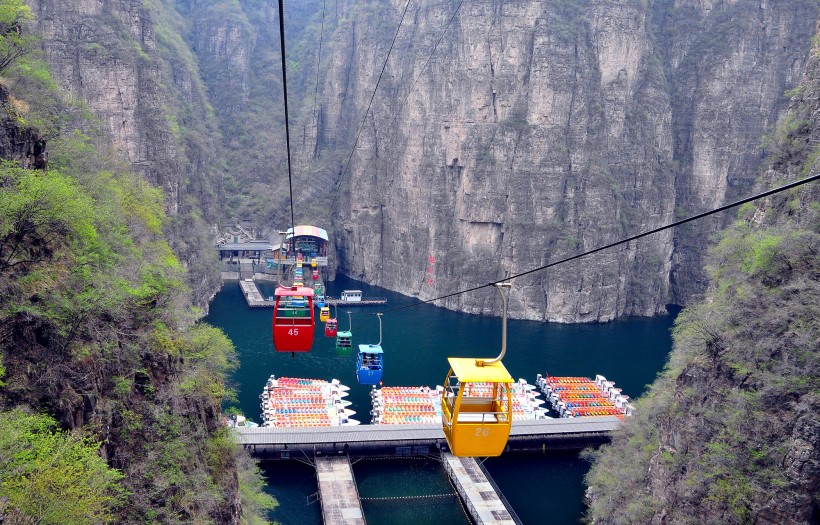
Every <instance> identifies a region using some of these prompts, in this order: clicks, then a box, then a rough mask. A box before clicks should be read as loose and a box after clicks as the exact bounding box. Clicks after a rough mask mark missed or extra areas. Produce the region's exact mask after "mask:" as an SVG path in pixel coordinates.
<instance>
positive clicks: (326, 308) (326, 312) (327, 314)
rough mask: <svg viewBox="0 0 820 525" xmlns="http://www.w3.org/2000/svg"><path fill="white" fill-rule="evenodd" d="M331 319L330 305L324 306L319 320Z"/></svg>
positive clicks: (320, 311)
mask: <svg viewBox="0 0 820 525" xmlns="http://www.w3.org/2000/svg"><path fill="white" fill-rule="evenodd" d="M328 319H330V307H329V306H323V307H321V308H320V309H319V320H320V321H322V322H323V323H324V322H326V321H327V320H328Z"/></svg>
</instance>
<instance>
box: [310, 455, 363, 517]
mask: <svg viewBox="0 0 820 525" xmlns="http://www.w3.org/2000/svg"><path fill="white" fill-rule="evenodd" d="M316 474H317V476H318V477H319V494H320V500H321V502H322V519H323V522H324V524H325V525H345V524H351V525H359V524H361V525H364V523H365V522H364V514H363V513H362V504H361V501H360V500H359V491H358V490H357V489H356V481H355V480H354V479H353V469H352V468H351V466H350V460H349V459H348V457H347V456H329V457H317V458H316Z"/></svg>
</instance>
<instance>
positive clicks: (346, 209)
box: [315, 0, 818, 322]
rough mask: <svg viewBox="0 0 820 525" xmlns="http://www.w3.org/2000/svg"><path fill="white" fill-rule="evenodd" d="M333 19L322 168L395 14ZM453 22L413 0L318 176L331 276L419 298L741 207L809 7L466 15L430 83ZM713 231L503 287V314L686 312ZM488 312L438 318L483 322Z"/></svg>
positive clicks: (813, 14) (561, 6)
mask: <svg viewBox="0 0 820 525" xmlns="http://www.w3.org/2000/svg"><path fill="white" fill-rule="evenodd" d="M340 4H344V5H343V7H342V9H343V13H344V14H343V18H342V22H340V25H339V29H338V30H337V32H336V34H335V41H334V55H333V59H332V66H331V69H330V70H329V72H328V74H327V80H326V83H325V85H324V98H323V104H322V107H321V116H322V119H321V120H320V123H319V125H320V127H319V129H318V131H317V137H318V139H317V146H316V148H315V150H316V151H320V152H321V151H323V150H334V149H335V150H347V151H350V147H351V145H352V144H353V141H354V138H355V136H356V132H357V131H358V125H359V123H360V122H361V121H362V118H363V116H364V111H365V108H366V107H367V104H368V102H369V100H370V95H371V93H372V89H373V86H374V85H375V83H376V79H377V78H378V76H379V72H380V70H381V66H382V62H383V60H384V57H385V56H386V53H387V49H388V46H389V43H390V39H391V38H392V35H393V33H394V30H395V27H396V25H397V23H398V19H399V16H400V14H401V11H402V9H403V8H404V4H405V3H404V2H400V1H394V2H381V3H378V4H379V5H378V7H377V8H374V7H373V6H369V7H368V6H362V5H359V6H352V5H349V4H350V3H345V2H343V3H340ZM457 5H458V3H457V2H443V3H441V2H421V3H416V2H413V4H412V5H411V6H410V10H409V12H408V15H407V17H406V19H405V22H404V25H403V28H402V30H401V32H400V34H399V37H398V40H397V42H396V47H395V49H394V50H393V53H392V56H391V58H390V61H389V62H388V64H387V68H386V70H385V73H384V75H383V78H382V81H381V85H380V87H379V91H378V93H377V94H376V97H375V99H374V102H373V107H372V109H371V113H370V114H369V116H368V117H367V121H366V123H365V125H364V127H363V129H362V132H361V136H360V138H359V145H358V148H357V149H356V151H355V154H354V155H353V159H352V162H351V165H350V169H349V170H348V171H347V172H345V173H341V172H342V169H341V168H338V171H335V172H333V173H329V174H327V176H328V177H331V178H336V180H337V184H338V188H339V190H338V191H339V196H338V198H336V197H335V196H334V197H331V198H335V208H334V209H335V210H336V213H337V216H338V219H337V221H336V223H335V230H334V235H333V237H334V239H335V241H336V246H337V248H338V250H339V266H340V270H341V271H343V272H344V273H347V274H349V275H351V276H353V277H356V278H360V279H364V280H367V281H369V282H375V283H377V284H380V285H382V286H385V287H388V288H391V289H394V290H398V291H401V292H404V293H407V294H413V295H417V296H419V297H420V298H422V299H428V298H431V297H435V296H438V295H442V294H446V293H448V292H452V291H455V290H458V289H463V288H467V287H471V286H476V285H480V284H484V283H487V282H490V281H493V280H497V279H501V278H503V277H504V275H505V274H507V273H509V274H515V273H518V272H520V271H522V270H526V269H530V268H534V267H537V266H540V265H543V264H545V263H547V262H550V261H554V260H557V259H560V258H562V257H564V256H569V255H572V254H575V253H578V252H581V251H583V250H586V249H590V248H594V247H597V246H600V245H603V244H606V243H608V242H611V241H613V240H616V239H619V238H621V237H623V236H626V235H629V234H633V233H637V232H640V231H643V230H647V229H650V228H653V227H656V226H659V225H662V224H665V223H668V222H671V221H673V220H674V219H676V218H680V217H683V216H688V215H691V214H694V213H697V212H700V211H703V210H706V209H708V208H711V207H713V206H715V205H718V204H721V203H724V202H726V201H727V200H730V199H732V198H733V197H736V196H739V195H744V194H746V193H747V192H748V191H749V190H750V188H751V184H752V181H753V180H754V178H755V176H756V175H757V165H758V163H759V161H760V155H761V151H760V149H759V145H760V142H761V137H762V136H763V134H764V133H765V130H766V129H767V128H769V127H770V126H772V125H773V124H774V123H775V121H776V119H777V118H778V115H779V112H780V110H782V109H783V107H784V104H785V102H786V99H785V98H784V97H783V95H782V94H783V92H784V90H786V89H789V88H791V87H793V86H794V85H795V84H796V83H797V81H798V80H799V77H800V74H801V72H802V71H803V67H804V65H805V60H806V57H807V53H808V48H809V44H810V37H811V35H812V33H813V24H814V20H815V19H816V18H817V14H818V9H817V6H816V5H815V4H814V3H812V2H789V3H783V2H770V1H764V2H759V1H751V0H748V1H746V0H743V1H732V2H730V1H720V0H716V1H709V2H702V1H656V2H649V3H647V2H637V1H622V2H615V3H613V2H604V1H593V2H577V1H572V0H562V1H557V2H540V1H535V0H532V1H518V2H502V1H500V0H481V1H477V2H469V3H465V4H464V5H463V6H462V7H461V10H460V12H459V13H458V14H457V16H456V18H455V20H454V23H453V24H452V26H451V27H450V28H449V30H448V31H447V33H446V34H445V36H444V38H443V40H442V41H441V44H440V45H439V46H438V49H437V51H436V52H435V54H433V55H432V59H431V60H430V62H429V65H427V64H426V60H427V58H428V57H429V56H430V53H431V50H432V47H433V45H434V43H435V42H436V40H437V38H438V36H439V34H440V33H441V31H442V30H443V28H444V26H445V25H446V22H447V20H448V19H449V17H450V16H451V14H452V13H453V12H454V10H455V8H456V6H457ZM425 66H426V67H425ZM414 82H415V83H414ZM343 160H344V161H346V160H347V157H346V155H345V157H344V159H343ZM342 165H343V163H342ZM339 174H341V175H342V177H341V178H339ZM317 180H321V179H318V178H317ZM315 191H316V192H317V194H318V193H319V189H318V187H317V188H316V190H315ZM723 224H724V220H722V219H715V220H713V221H704V222H702V223H699V224H697V225H695V226H691V227H688V228H681V229H679V230H677V231H674V232H667V233H663V234H659V235H656V236H654V237H652V238H649V239H645V240H642V241H640V242H638V243H636V244H630V245H629V246H626V247H623V248H621V249H615V250H611V251H609V252H606V253H603V254H599V255H596V256H594V257H591V258H588V259H584V260H581V261H579V262H576V263H573V264H567V265H563V266H560V267H557V268H554V269H551V270H549V271H545V272H540V273H536V274H533V275H531V276H528V277H525V278H522V279H517V280H516V281H515V286H514V289H513V294H512V300H511V315H513V316H515V317H524V318H532V319H546V320H550V321H563V322H574V321H604V320H609V319H613V318H614V317H617V316H620V315H630V314H639V315H652V314H655V313H659V312H663V311H664V307H665V305H666V304H667V303H677V304H686V303H687V302H688V301H689V300H690V299H691V298H692V297H693V296H694V295H696V294H698V293H699V292H702V290H703V287H704V278H703V274H702V273H701V271H700V270H699V268H700V267H701V256H702V253H703V246H704V245H705V244H706V239H708V238H709V235H710V234H711V233H712V232H714V231H716V229H719V228H720V227H722V226H723ZM430 261H434V263H432V264H431V262H430ZM495 299H496V298H495V297H494V295H492V292H491V291H484V292H481V293H475V294H470V295H460V296H456V297H452V298H450V299H448V300H446V301H445V304H446V306H448V307H450V308H457V309H462V310H465V311H469V312H475V313H489V312H492V311H494V310H495V306H496V300H495Z"/></svg>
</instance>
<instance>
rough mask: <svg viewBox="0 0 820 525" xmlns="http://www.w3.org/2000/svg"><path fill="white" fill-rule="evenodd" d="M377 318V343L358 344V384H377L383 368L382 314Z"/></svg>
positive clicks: (380, 378)
mask: <svg viewBox="0 0 820 525" xmlns="http://www.w3.org/2000/svg"><path fill="white" fill-rule="evenodd" d="M376 316H377V317H378V318H379V342H378V343H377V344H374V345H373V344H370V345H359V355H358V356H357V357H356V378H357V379H358V380H359V384H360V385H378V384H379V382H380V381H381V380H382V371H383V370H384V351H383V350H382V314H376Z"/></svg>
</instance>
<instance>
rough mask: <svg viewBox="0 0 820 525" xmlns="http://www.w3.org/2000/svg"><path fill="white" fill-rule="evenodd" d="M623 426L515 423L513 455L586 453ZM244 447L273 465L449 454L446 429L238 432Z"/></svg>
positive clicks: (600, 421)
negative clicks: (302, 458)
mask: <svg viewBox="0 0 820 525" xmlns="http://www.w3.org/2000/svg"><path fill="white" fill-rule="evenodd" d="M620 424H621V420H620V419H619V418H617V417H615V416H605V417H581V418H559V419H537V420H528V421H514V422H513V425H512V429H511V430H510V438H509V440H508V441H507V450H510V451H527V450H529V451H534V450H547V449H554V448H583V447H586V446H589V445H596V444H601V443H603V442H605V441H607V440H608V439H609V434H610V432H612V431H613V430H615V429H616V428H618V426H619V425H620ZM235 430H236V432H237V434H238V438H239V443H240V444H241V445H243V446H244V447H245V448H246V449H248V450H250V452H251V453H253V454H256V455H259V456H261V457H263V458H268V459H279V458H281V459H286V458H289V457H293V456H292V455H293V454H296V453H298V454H299V455H302V454H306V455H308V456H310V457H313V456H316V455H332V454H340V453H348V454H350V455H398V456H402V455H405V456H409V455H422V454H431V453H436V454H437V453H438V452H439V451H441V450H445V451H446V449H447V440H446V439H445V438H444V432H443V431H442V428H441V425H440V424H417V425H359V426H341V427H298V428H275V427H256V428H237V429H235Z"/></svg>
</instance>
